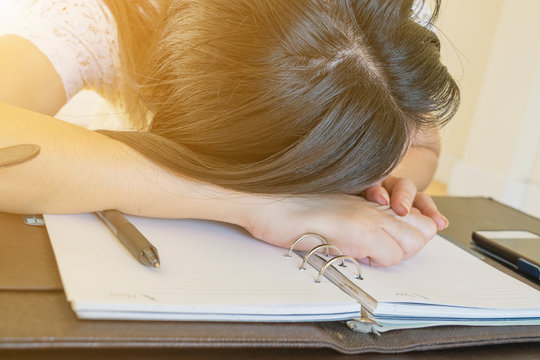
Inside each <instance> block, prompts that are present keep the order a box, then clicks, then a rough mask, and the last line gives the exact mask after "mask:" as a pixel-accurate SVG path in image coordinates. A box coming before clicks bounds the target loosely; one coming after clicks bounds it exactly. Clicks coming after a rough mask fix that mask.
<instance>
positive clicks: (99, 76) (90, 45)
mask: <svg viewBox="0 0 540 360" xmlns="http://www.w3.org/2000/svg"><path fill="white" fill-rule="evenodd" d="M420 5H421V1H419V0H415V4H414V6H413V10H414V12H415V20H416V21H417V22H418V23H419V24H422V25H424V26H425V25H426V24H427V23H428V20H429V18H430V16H431V12H430V10H429V9H428V7H427V6H423V7H420ZM12 33H13V34H16V35H19V36H21V37H23V38H25V39H27V40H29V41H31V42H32V43H33V44H34V45H36V46H37V47H38V49H40V51H41V52H43V53H44V54H45V55H46V56H47V57H48V58H49V60H50V61H51V63H52V65H53V66H54V68H55V70H56V71H57V72H58V74H59V75H60V78H61V79H62V83H63V85H64V89H65V91H66V98H67V99H68V100H69V99H70V98H71V97H72V96H73V95H75V94H76V93H77V92H78V91H80V90H82V89H83V88H94V89H96V90H98V91H99V92H102V93H107V92H109V91H110V90H111V89H114V88H115V86H117V85H118V83H119V81H120V80H121V78H120V76H121V71H120V58H119V47H118V34H117V29H116V24H115V22H114V18H113V15H112V14H111V13H110V11H109V9H108V8H107V6H106V5H105V4H103V3H102V2H101V1H100V0H37V1H36V3H35V4H34V5H33V6H32V8H31V9H30V10H29V12H28V13H27V14H26V15H25V16H24V17H23V19H22V21H21V23H20V24H19V26H18V27H17V28H16V29H15V30H14V31H12Z"/></svg>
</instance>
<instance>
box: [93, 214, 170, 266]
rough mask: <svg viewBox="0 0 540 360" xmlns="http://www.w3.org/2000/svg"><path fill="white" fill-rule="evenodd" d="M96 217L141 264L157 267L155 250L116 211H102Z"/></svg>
mask: <svg viewBox="0 0 540 360" xmlns="http://www.w3.org/2000/svg"><path fill="white" fill-rule="evenodd" d="M96 215H97V216H98V217H99V218H100V219H101V220H102V221H103V222H104V223H105V224H106V225H107V227H108V228H109V229H111V231H112V232H113V234H114V235H115V236H116V237H117V238H118V240H120V242H121V243H122V244H123V245H124V246H125V247H126V249H128V250H129V252H130V253H131V254H133V256H135V258H136V259H137V260H139V261H140V262H141V263H142V264H144V265H148V266H152V267H156V268H158V267H159V265H160V264H159V256H158V252H157V249H156V248H155V247H154V246H153V245H152V244H150V242H149V241H148V240H147V239H146V238H145V237H144V235H143V234H141V233H140V231H139V230H137V228H136V227H135V225H133V224H132V223H130V222H129V220H128V219H126V217H125V216H124V215H122V213H121V212H120V211H118V210H103V211H98V212H96Z"/></svg>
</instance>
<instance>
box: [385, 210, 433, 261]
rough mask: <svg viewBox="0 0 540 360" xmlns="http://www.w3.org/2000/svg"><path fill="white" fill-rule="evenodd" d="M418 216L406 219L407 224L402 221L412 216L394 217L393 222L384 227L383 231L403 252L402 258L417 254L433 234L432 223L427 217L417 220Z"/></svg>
mask: <svg viewBox="0 0 540 360" xmlns="http://www.w3.org/2000/svg"><path fill="white" fill-rule="evenodd" d="M420 216H421V215H418V216H416V217H415V218H414V219H408V221H407V222H406V221H403V219H405V218H412V217H413V216H406V217H399V218H396V217H394V218H393V220H394V221H393V222H391V223H388V224H386V226H385V227H384V231H385V232H386V233H387V234H388V235H389V236H390V237H391V238H392V239H394V241H395V242H396V243H397V244H398V245H399V246H400V248H401V250H402V252H403V256H402V257H410V256H412V255H414V254H416V253H418V252H419V251H420V250H421V249H422V248H423V247H424V245H425V244H426V243H427V241H428V240H429V239H430V238H431V237H430V235H431V233H432V232H433V234H435V224H434V223H433V221H432V220H431V219H429V218H427V217H424V218H425V219H419V218H418V217H420ZM431 236H432V235H431Z"/></svg>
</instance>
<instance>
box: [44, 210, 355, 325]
mask: <svg viewBox="0 0 540 360" xmlns="http://www.w3.org/2000/svg"><path fill="white" fill-rule="evenodd" d="M129 219H130V221H131V222H132V223H133V224H134V225H135V226H136V227H137V228H138V229H139V230H140V231H141V233H143V234H144V235H145V236H146V237H147V238H148V240H149V241H150V242H151V243H152V244H153V245H154V246H155V247H156V248H157V249H158V252H159V256H160V259H161V267H160V268H158V269H154V268H150V267H146V266H143V265H141V264H140V263H138V262H137V261H136V260H135V259H134V258H133V256H132V255H131V254H130V253H129V252H128V251H127V250H126V249H125V248H124V247H123V246H122V244H121V243H120V242H119V241H118V240H117V239H116V237H115V236H114V235H113V234H112V232H111V231H110V230H109V229H108V228H107V227H106V226H105V225H104V224H103V223H102V222H101V221H100V220H99V219H98V218H97V216H95V215H94V214H78V215H46V216H45V221H46V224H47V230H48V232H49V236H50V239H51V243H52V245H53V249H54V253H55V256H56V259H57V263H58V267H59V269H60V274H61V278H62V282H63V284H64V288H65V291H66V295H67V297H68V300H70V301H71V302H72V303H73V306H74V308H75V309H76V310H79V311H80V312H84V311H88V310H94V311H102V312H103V311H105V313H106V312H111V313H114V312H115V311H124V312H126V313H128V312H131V315H130V316H131V317H134V316H135V317H136V318H148V315H144V316H143V315H141V316H140V317H137V316H136V313H137V312H146V313H148V312H160V313H167V312H169V313H182V314H206V315H207V316H206V317H199V318H197V317H196V316H195V317H193V316H186V318H189V319H195V320H197V319H200V318H204V319H206V320H212V314H230V315H231V316H232V317H234V316H236V315H239V314H240V315H242V314H251V315H255V316H256V315H258V314H267V315H291V316H292V317H294V316H298V315H302V314H307V315H309V314H318V313H322V314H332V313H333V314H346V315H340V316H341V317H342V318H344V317H350V316H351V315H350V314H351V313H358V312H359V311H360V305H359V304H358V303H356V302H355V301H353V300H352V299H351V298H349V297H348V296H347V295H345V294H344V293H343V292H341V291H340V290H339V289H338V288H337V287H335V286H334V285H332V284H330V283H329V282H328V281H325V282H323V283H320V284H317V283H315V282H313V281H312V278H313V276H314V275H313V274H311V275H310V274H309V271H311V270H309V271H308V272H304V271H299V270H298V268H297V266H296V265H295V263H294V261H291V258H287V257H285V256H284V254H285V253H286V251H285V250H284V249H281V248H277V247H274V246H271V245H268V244H265V243H263V242H260V241H258V240H255V239H253V238H251V237H250V236H249V235H248V234H247V233H246V232H244V231H243V230H241V229H239V228H237V227H234V226H229V225H225V224H222V223H215V222H207V221H197V220H172V219H149V218H140V217H129ZM310 276H311V278H310ZM133 314H135V315H133ZM110 317H114V316H113V315H111V316H110ZM150 317H151V316H150ZM338 317H339V316H338ZM216 318H217V317H216ZM175 319H177V317H175ZM239 319H241V318H239ZM230 320H232V318H231V319H230Z"/></svg>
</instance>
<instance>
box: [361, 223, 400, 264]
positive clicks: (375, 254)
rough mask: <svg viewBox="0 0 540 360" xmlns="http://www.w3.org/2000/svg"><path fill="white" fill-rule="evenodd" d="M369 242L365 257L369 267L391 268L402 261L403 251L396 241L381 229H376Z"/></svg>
mask: <svg viewBox="0 0 540 360" xmlns="http://www.w3.org/2000/svg"><path fill="white" fill-rule="evenodd" d="M371 240H372V241H371V246H370V250H369V255H368V257H367V258H368V261H369V265H370V266H391V265H395V264H397V263H399V262H400V261H401V260H402V259H403V255H404V252H403V249H402V248H401V246H400V245H399V244H398V242H397V241H396V239H394V238H393V237H392V236H390V235H389V234H388V233H387V232H386V231H384V230H383V229H378V230H377V231H376V232H375V233H374V234H373V238H372V239H371Z"/></svg>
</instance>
